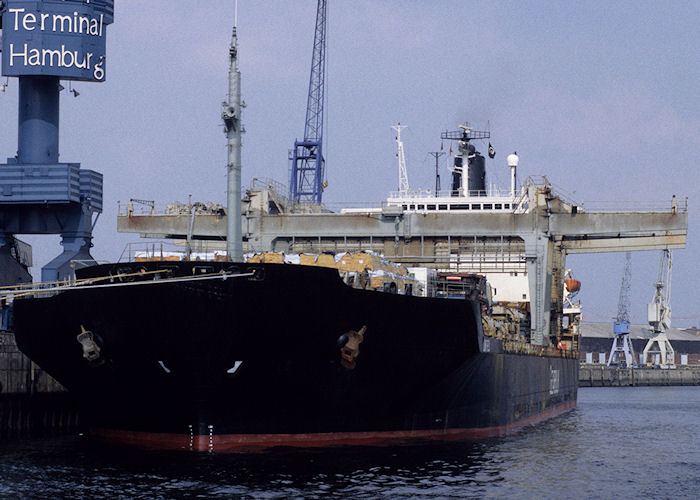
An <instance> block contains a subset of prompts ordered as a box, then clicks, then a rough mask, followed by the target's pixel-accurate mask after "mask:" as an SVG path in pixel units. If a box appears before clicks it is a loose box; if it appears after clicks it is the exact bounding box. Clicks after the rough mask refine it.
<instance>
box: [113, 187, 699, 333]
mask: <svg viewBox="0 0 700 500" xmlns="http://www.w3.org/2000/svg"><path fill="white" fill-rule="evenodd" d="M450 199H451V200H452V203H453V204H452V205H450V206H447V204H446V203H447V201H446V200H450ZM491 199H495V198H490V197H483V198H482V199H481V200H479V203H478V204H477V203H474V200H475V198H474V197H471V198H448V197H435V198H433V201H432V203H426V202H425V201H424V200H426V198H421V197H420V196H416V198H415V201H414V202H411V199H410V195H408V196H404V197H403V198H402V199H401V200H400V201H399V202H395V203H392V202H391V201H392V199H391V197H390V198H389V200H388V201H387V202H385V203H384V204H382V205H381V206H380V207H377V208H366V209H349V210H342V211H341V212H339V213H332V212H330V211H327V210H323V209H322V207H316V209H308V210H304V211H303V212H299V211H294V212H291V211H287V210H286V201H287V200H286V199H285V197H284V196H282V195H281V193H278V192H277V191H276V190H275V189H274V186H273V185H272V184H270V185H269V186H267V187H266V186H265V185H261V186H258V187H253V188H251V189H249V190H248V192H247V196H246V198H245V199H244V200H243V204H242V214H241V222H242V227H243V247H244V252H246V253H250V252H264V251H274V252H284V253H295V254H299V253H304V252H315V253H321V252H334V253H338V252H343V251H358V250H365V251H374V252H377V253H380V254H382V255H383V256H384V257H386V258H387V259H390V260H392V261H394V262H399V263H404V264H407V265H411V266H425V267H430V268H435V269H439V270H446V271H457V272H476V273H484V274H487V275H490V276H494V277H497V276H498V275H499V274H500V275H509V276H518V274H520V276H521V277H523V276H526V277H527V285H526V287H525V293H524V294H523V296H522V297H521V298H522V299H523V300H529V301H530V311H531V336H532V339H533V343H535V344H537V345H543V346H550V345H552V344H553V342H554V341H555V339H557V338H558V337H559V333H560V328H561V318H562V311H563V300H564V297H563V291H562V287H561V283H562V281H563V278H564V274H565V272H566V255H568V254H575V253H599V252H625V251H635V250H655V249H676V248H683V247H684V246H685V241H686V234H687V228H688V214H687V201H686V202H684V203H678V202H677V200H676V199H675V198H674V199H673V200H671V201H669V202H668V203H667V204H666V206H657V207H655V208H650V209H637V210H615V211H588V210H586V209H585V208H584V207H583V206H581V205H578V204H576V203H575V202H573V201H571V200H568V199H567V198H566V197H565V196H564V195H562V194H559V193H558V192H557V191H556V189H555V188H554V187H553V186H552V185H551V184H550V183H549V182H548V181H547V179H546V178H544V177H543V178H540V179H537V180H535V179H531V178H530V179H528V180H527V181H526V182H525V183H524V184H523V186H522V188H521V189H520V190H519V192H517V193H514V194H513V196H512V197H510V198H506V199H507V200H508V201H510V203H498V204H494V203H491V202H490V200H491ZM422 200H423V201H422ZM465 200H466V201H471V203H465ZM421 201H422V202H421ZM443 202H444V203H443ZM455 203H460V205H459V206H457V205H455ZM443 206H444V207H445V208H444V209H443ZM506 207H507V208H506ZM312 208H313V207H312ZM117 230H118V231H120V232H126V233H139V234H140V235H141V236H142V237H146V238H166V239H174V240H185V239H188V238H190V239H193V240H209V242H212V243H213V242H216V241H223V239H224V237H225V234H226V215H225V214H223V213H221V211H219V212H217V213H211V214H206V213H202V214H195V215H194V216H192V215H190V214H172V213H171V214H167V213H156V212H155V211H153V210H149V211H148V212H147V213H144V214H140V213H138V210H135V209H134V207H133V205H132V204H130V205H129V206H127V207H126V208H125V209H121V208H120V212H119V215H118V219H117ZM489 279H491V277H490V278H489ZM496 281H497V280H496Z"/></svg>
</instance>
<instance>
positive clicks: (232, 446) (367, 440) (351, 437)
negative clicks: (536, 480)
mask: <svg viewBox="0 0 700 500" xmlns="http://www.w3.org/2000/svg"><path fill="white" fill-rule="evenodd" d="M575 406H576V401H570V402H568V403H563V404H561V405H559V406H555V407H553V408H550V409H548V410H546V411H544V412H542V413H539V414H537V415H533V416H531V417H528V418H525V419H523V420H519V421H517V422H514V423H512V424H506V425H499V426H493V427H475V428H470V429H433V430H415V431H380V432H329V433H312V434H212V435H211V436H209V435H199V436H190V435H187V434H164V433H153V432H132V431H120V430H110V429H97V428H93V429H90V436H91V437H95V438H98V439H101V440H104V441H108V442H111V443H117V444H125V445H130V446H139V447H142V448H150V449H159V450H195V451H210V452H212V451H215V452H217V453H242V452H248V451H260V450H264V449H266V448H273V447H276V446H290V447H298V448H321V447H331V446H386V445H394V444H405V443H409V442H412V441H419V440H424V441H460V440H465V441H466V440H473V439H484V438H490V437H498V436H505V435H507V434H511V433H513V432H516V431H517V430H519V429H521V428H522V427H525V426H527V425H532V424H535V423H537V422H541V421H542V420H546V419H548V418H551V417H554V416H557V415H560V414H562V413H564V412H566V411H568V410H570V409H572V408H574V407H575Z"/></svg>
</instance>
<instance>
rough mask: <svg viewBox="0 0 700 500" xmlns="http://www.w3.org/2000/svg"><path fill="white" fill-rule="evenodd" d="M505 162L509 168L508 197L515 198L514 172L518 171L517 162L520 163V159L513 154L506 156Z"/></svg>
mask: <svg viewBox="0 0 700 500" xmlns="http://www.w3.org/2000/svg"><path fill="white" fill-rule="evenodd" d="M506 161H507V162H508V166H509V167H510V195H511V196H515V180H516V175H517V173H516V171H517V169H518V161H520V158H518V153H517V152H514V153H513V154H510V155H508V158H506Z"/></svg>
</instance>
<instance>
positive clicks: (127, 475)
mask: <svg viewBox="0 0 700 500" xmlns="http://www.w3.org/2000/svg"><path fill="white" fill-rule="evenodd" d="M698 423H700V387H607V388H582V389H581V390H580V391H579V402H578V407H577V408H576V409H575V410H573V411H571V412H569V413H567V414H565V415H563V416H560V417H557V418H555V419H552V420H549V421H547V422H544V423H541V424H538V425H534V426H531V427H528V428H526V429H524V430H522V431H520V432H519V433H517V434H514V435H512V436H508V437H504V438H500V439H492V440H486V441H480V442H476V443H457V444H454V443H452V444H449V445H444V444H442V445H426V446H413V447H401V448H348V449H336V450H329V451H318V450H315V451H314V450H312V451H303V452H302V451H295V450H279V451H275V452H267V453H263V454H258V455H218V454H198V453H191V452H182V453H171V452H169V453H163V452H148V451H139V450H133V449H124V448H115V447H107V446H103V445H98V444H96V443H93V442H90V441H89V440H87V439H86V438H84V437H81V436H62V437H51V438H46V437H43V438H25V439H9V440H8V439H5V440H3V441H0V457H2V459H1V460H0V497H2V498H49V497H51V498H59V497H70V498H119V497H121V498H183V497H187V498H198V497H199V498H233V497H249V498H290V497H291V498H321V497H323V498H329V497H331V498H333V497H335V498H358V497H359V498H362V497H364V498H374V497H384V498H409V497H410V498H450V497H452V498H538V499H539V498H562V497H570V498H616V497H622V498H633V497H637V498H698V497H700V435H699V431H698Z"/></svg>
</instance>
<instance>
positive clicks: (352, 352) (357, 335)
mask: <svg viewBox="0 0 700 500" xmlns="http://www.w3.org/2000/svg"><path fill="white" fill-rule="evenodd" d="M365 330H367V326H366V325H365V326H363V327H362V328H360V331H359V332H356V331H355V330H350V331H349V332H347V333H344V334H342V335H341V336H340V338H339V339H338V347H340V364H341V365H343V367H345V368H347V369H348V370H352V369H354V368H355V360H356V359H357V356H359V355H360V344H361V343H362V341H363V340H364V337H365Z"/></svg>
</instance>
